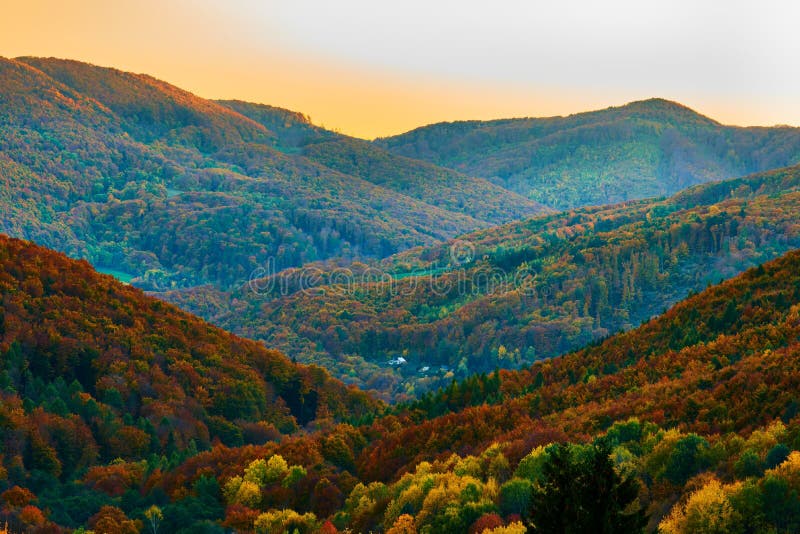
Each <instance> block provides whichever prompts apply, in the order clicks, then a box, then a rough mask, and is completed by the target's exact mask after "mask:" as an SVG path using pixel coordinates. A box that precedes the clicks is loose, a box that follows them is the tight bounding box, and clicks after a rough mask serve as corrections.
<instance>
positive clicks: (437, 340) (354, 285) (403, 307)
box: [163, 167, 800, 400]
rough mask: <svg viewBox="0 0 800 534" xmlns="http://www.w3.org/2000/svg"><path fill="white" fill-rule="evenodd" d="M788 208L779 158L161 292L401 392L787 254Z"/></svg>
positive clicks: (490, 365) (619, 319)
mask: <svg viewBox="0 0 800 534" xmlns="http://www.w3.org/2000/svg"><path fill="white" fill-rule="evenodd" d="M799 210H800V167H791V168H787V169H780V170H776V171H770V172H767V173H762V174H757V175H752V176H748V177H745V178H738V179H733V180H729V181H722V182H717V183H713V184H705V185H700V186H695V187H694V188H690V189H688V190H686V191H684V192H681V193H678V194H677V195H675V196H673V197H670V198H668V199H665V200H656V201H632V202H628V203H624V204H620V205H614V206H604V207H593V208H581V209H576V210H570V211H567V212H563V213H559V214H555V215H548V216H543V217H539V218H534V219H529V220H525V221H522V222H514V223H509V224H507V225H504V226H500V227H496V228H492V229H490V230H485V231H478V232H476V233H473V234H467V235H464V236H461V237H460V238H459V239H458V240H456V241H452V242H449V243H445V244H441V245H434V246H431V247H424V248H418V249H412V250H410V251H407V252H404V253H401V254H398V255H395V256H392V257H390V258H387V259H386V260H384V261H383V263H381V264H380V265H378V266H372V267H367V266H363V265H361V266H359V265H351V266H349V267H347V268H341V267H337V266H330V267H328V268H327V269H326V268H325V266H324V265H322V266H320V267H318V268H314V269H311V268H307V269H300V270H289V271H284V272H282V273H280V274H278V275H276V276H273V277H272V278H269V279H264V280H257V281H255V282H254V283H253V284H250V285H247V286H245V287H243V288H241V289H238V290H235V291H233V292H221V291H219V290H216V289H213V288H210V287H205V288H198V289H192V290H186V291H176V292H171V293H167V294H164V295H163V297H164V298H167V299H168V300H170V301H172V302H174V303H176V304H178V305H180V306H181V307H183V308H185V309H188V310H191V311H193V312H194V313H198V314H200V315H201V316H204V317H206V318H208V319H210V320H211V321H212V322H214V323H216V324H219V325H222V326H223V327H224V328H226V329H229V330H231V331H233V332H236V333H238V334H240V335H243V336H245V337H250V338H253V339H262V340H265V341H266V342H267V343H268V344H270V345H272V346H275V347H278V348H280V349H281V350H283V351H285V352H286V353H287V354H290V355H291V356H292V357H295V358H297V359H298V360H299V361H302V362H315V363H319V364H321V365H323V366H325V367H326V368H327V369H329V370H330V371H331V372H332V373H333V374H334V375H335V376H337V377H339V378H341V379H343V380H346V381H348V382H351V383H354V384H357V385H358V386H359V387H362V388H365V389H369V390H374V391H375V392H376V393H377V394H380V395H383V397H384V399H386V400H399V399H404V398H409V397H414V396H416V395H419V394H420V393H423V392H424V391H426V390H428V389H431V388H434V389H435V388H436V387H439V386H442V385H446V384H447V383H448V382H449V381H450V380H452V378H453V377H454V376H455V377H458V378H465V377H467V376H468V375H470V374H473V373H478V372H488V371H491V370H493V369H494V368H495V367H501V368H517V367H520V366H527V365H530V364H531V363H533V362H535V361H536V360H539V359H543V358H550V357H552V356H556V355H559V354H563V353H566V352H569V351H572V350H576V349H578V348H580V347H582V346H584V345H586V344H588V343H592V342H595V341H597V340H599V339H602V338H604V337H607V336H608V335H609V334H611V333H615V332H617V331H620V330H627V329H630V328H632V327H634V326H636V325H638V324H640V323H641V322H643V321H646V320H648V319H650V318H651V317H653V316H655V315H658V314H660V313H662V312H663V311H664V310H666V309H667V308H669V307H670V306H671V305H672V304H674V303H676V302H678V301H679V300H681V299H683V298H685V297H686V296H687V295H689V294H690V293H691V292H696V291H700V290H702V289H704V288H705V287H707V286H708V285H709V284H713V283H717V282H719V281H720V280H723V279H726V278H730V277H731V276H734V275H735V274H737V273H739V272H741V271H743V270H744V269H747V268H748V267H752V266H754V265H757V264H759V263H762V262H764V261H768V260H770V259H772V258H775V257H777V256H779V255H781V254H783V253H785V252H787V251H789V250H792V249H794V248H798V247H800V233H799V230H800V227H798V225H797V213H798V211H799ZM461 249H464V250H465V251H466V253H467V255H466V256H465V257H463V258H462V257H461V256H460V255H459V253H458V251H459V250H461ZM454 252H455V254H454ZM401 357H402V358H403V360H404V362H403V365H391V363H392V362H395V363H397V362H398V361H399V360H397V359H398V358H401Z"/></svg>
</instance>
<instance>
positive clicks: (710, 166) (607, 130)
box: [376, 99, 800, 209]
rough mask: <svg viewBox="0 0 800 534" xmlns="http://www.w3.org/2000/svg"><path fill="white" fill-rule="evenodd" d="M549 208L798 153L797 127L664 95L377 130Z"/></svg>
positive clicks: (401, 145)
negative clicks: (549, 112) (556, 113)
mask: <svg viewBox="0 0 800 534" xmlns="http://www.w3.org/2000/svg"><path fill="white" fill-rule="evenodd" d="M376 144H377V145H379V146H381V147H384V148H387V149H389V150H390V151H392V152H394V153H396V154H400V155H404V156H408V157H412V158H417V159H423V160H427V161H430V162H432V163H436V164H438V165H442V166H445V167H450V168H452V169H455V170H458V171H461V172H465V173H467V174H470V175H474V176H481V177H483V178H486V179H489V180H491V181H493V182H495V183H497V184H499V185H502V186H503V187H506V188H508V189H510V190H512V191H515V192H517V193H520V194H522V195H525V196H527V197H529V198H531V199H533V200H536V201H538V202H541V203H542V204H545V205H547V206H550V207H552V208H557V209H568V208H574V207H578V206H587V205H600V204H609V203H614V202H620V201H624V200H632V199H640V198H648V197H656V196H662V195H669V194H672V193H675V192H677V191H679V190H680V189H683V188H685V187H688V186H690V185H694V184H698V183H702V182H708V181H711V180H720V179H725V178H730V177H733V176H743V175H745V174H750V173H754V172H759V171H763V170H768V169H773V168H777V167H784V166H787V165H793V164H795V163H798V162H800V129H798V128H790V127H773V128H762V127H753V128H740V127H734V126H724V125H722V124H719V123H718V122H716V121H714V120H712V119H709V118H708V117H704V116H702V115H700V114H698V113H696V112H694V111H692V110H691V109H689V108H687V107H685V106H682V105H680V104H677V103H675V102H670V101H667V100H663V99H651V100H644V101H640V102H633V103H630V104H627V105H625V106H621V107H615V108H608V109H605V110H601V111H593V112H588V113H579V114H576V115H570V116H568V117H551V118H526V119H507V120H496V121H486V122H481V121H464V122H453V123H441V124H434V125H430V126H423V127H421V128H418V129H416V130H413V131H411V132H408V133H405V134H402V135H398V136H395V137H389V138H386V139H378V140H377V141H376Z"/></svg>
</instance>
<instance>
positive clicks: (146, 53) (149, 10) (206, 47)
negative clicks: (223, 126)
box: [0, 0, 800, 138]
mask: <svg viewBox="0 0 800 534" xmlns="http://www.w3.org/2000/svg"><path fill="white" fill-rule="evenodd" d="M235 3H237V4H240V5H239V8H240V9H238V10H236V11H235V12H231V11H230V10H228V9H227V8H226V7H225V6H226V5H228V4H222V3H218V2H213V1H211V0H200V1H195V2H191V3H190V2H189V1H188V0H173V1H172V2H157V1H155V0H141V1H138V2H129V1H120V2H107V1H100V0H78V1H75V2H70V3H60V2H52V1H45V0H28V1H26V2H24V3H23V2H19V3H14V2H12V3H11V5H9V6H8V7H7V8H6V9H4V12H5V13H4V17H3V18H2V19H0V55H2V56H5V57H18V56H22V55H34V56H55V57H63V58H69V59H76V60H80V61H87V62H90V63H94V64H98V65H102V66H110V67H115V68H119V69H122V70H128V71H133V72H143V73H147V74H150V75H152V76H155V77H157V78H160V79H163V80H165V81H167V82H169V83H172V84H174V85H177V86H178V87H181V88H183V89H187V90H189V91H192V92H194V93H196V94H198V95H199V96H202V97H206V98H236V99H241V100H248V101H252V102H259V103H264V104H270V105H274V106H279V107H285V108H288V109H292V110H294V111H299V112H302V113H305V114H307V115H309V116H310V117H311V119H312V121H313V122H314V123H316V124H319V125H323V126H325V127H327V128H330V129H335V130H338V131H341V132H343V133H346V134H350V135H354V136H357V137H363V138H374V137H378V136H387V135H393V134H398V133H402V132H404V131H408V130H410V129H413V128H415V127H418V126H422V125H425V124H430V123H433V122H440V121H449V120H469V119H481V120H486V119H493V118H508V117H522V116H552V115H565V114H570V113H576V112H580V111H588V110H592V109H602V108H605V107H608V106H612V105H621V104H624V103H626V102H629V101H633V100H640V99H645V98H650V97H663V98H668V99H671V100H676V101H679V102H681V103H682V104H685V105H687V106H689V107H691V108H693V109H695V110H697V111H698V112H700V113H703V114H705V115H708V116H710V117H712V118H714V119H716V120H719V121H720V122H723V123H727V124H740V125H754V124H760V125H772V124H778V123H782V124H794V125H798V124H800V106H798V103H797V102H795V101H794V99H792V98H791V96H785V95H772V96H771V97H770V98H765V97H761V96H760V95H757V94H756V95H748V94H746V93H747V92H748V91H749V90H750V89H749V88H747V89H745V90H742V91H740V93H742V94H738V93H736V92H733V93H730V94H720V92H714V91H713V90H706V89H702V88H700V89H698V88H692V87H691V86H690V87H689V89H688V90H685V89H682V88H680V87H678V86H675V87H665V91H667V92H659V91H658V90H654V89H653V88H652V87H647V86H645V85H642V86H635V87H619V86H615V85H614V83H613V80H612V81H611V82H608V81H602V80H601V81H600V82H598V83H594V84H590V85H585V84H582V83H573V84H571V85H570V84H568V83H566V82H564V81H563V80H561V81H559V80H558V79H555V78H558V77H557V76H555V77H554V79H555V81H553V82H552V83H551V82H549V81H538V82H535V83H534V82H532V81H531V79H523V78H521V79H519V80H516V79H514V78H513V74H514V69H513V65H512V68H507V69H506V70H505V71H498V72H500V76H497V77H496V78H492V77H491V76H487V77H483V78H482V77H481V76H480V75H479V74H478V75H475V76H471V75H468V74H467V75H465V74H464V72H467V73H469V72H470V69H471V70H475V71H477V72H478V73H480V71H481V69H480V67H481V65H483V66H485V67H486V69H487V70H488V69H489V67H490V66H492V63H489V62H484V63H477V62H475V61H474V60H473V59H472V58H465V57H458V56H455V55H454V56H453V58H454V59H453V63H454V64H456V65H459V64H463V65H465V67H464V69H462V71H460V72H455V73H442V74H441V75H440V74H439V73H438V72H437V68H438V66H441V63H440V64H438V65H437V64H434V63H431V64H430V65H429V66H428V67H426V69H427V70H426V69H419V70H415V69H413V68H408V67H405V66H402V65H401V66H399V67H398V66H397V64H396V63H397V62H396V61H395V63H392V61H394V60H393V59H392V58H396V57H400V56H401V55H402V54H401V53H398V52H396V50H395V49H390V48H387V49H386V51H380V53H377V52H376V57H377V58H378V59H377V60H372V58H367V59H364V58H362V57H360V56H358V43H355V44H353V45H352V46H351V48H345V49H344V50H343V51H340V50H334V51H330V50H326V49H325V46H323V45H324V43H323V45H320V46H318V47H317V48H316V49H314V48H313V47H308V46H304V41H303V39H306V38H307V37H308V39H309V40H313V39H311V37H310V36H306V35H303V33H302V30H297V29H293V26H292V24H293V22H292V20H290V17H291V16H293V15H292V13H289V14H288V15H286V14H284V13H283V11H286V9H288V8H286V7H285V5H283V4H282V5H280V6H279V5H278V3H274V2H272V1H271V0H267V1H264V2H258V1H256V0H237V2H235ZM67 4H68V5H67ZM4 7H5V6H4ZM273 14H274V16H273ZM251 15H252V16H251ZM281 17H284V18H283V19H282V18H281ZM250 19H252V20H250ZM337 20H338V19H337ZM339 23H340V24H343V23H342V22H341V21H339ZM370 24H373V25H374V23H372V22H370ZM302 25H303V24H302V20H301V22H300V24H299V26H300V27H302ZM311 26H313V24H311ZM287 28H289V29H288V30H287ZM320 28H322V29H320ZM310 31H314V32H315V34H314V36H313V37H314V39H322V37H319V35H320V34H324V32H325V31H326V30H325V27H324V26H320V27H313V30H310ZM343 31H344V30H343ZM445 31H447V29H446V28H445ZM292 32H293V33H292ZM344 33H345V35H342V39H341V40H342V41H343V42H345V44H347V43H346V41H347V35H346V34H347V33H348V32H347V31H344ZM351 33H352V32H351ZM473 33H474V32H473ZM334 35H336V34H334ZM379 41H380V39H377V40H376V42H379ZM328 42H330V41H328ZM298 43H299V44H298ZM390 45H391V43H390V44H389V45H387V43H383V45H382V46H390ZM343 46H344V45H343ZM376 46H377V45H376ZM392 46H394V45H392ZM395 48H397V49H400V50H401V52H402V46H401V45H396V46H395ZM420 48H422V47H421V46H420ZM350 50H356V53H353V54H351V53H350V52H349V51H350ZM453 50H458V48H457V47H455V46H454V47H453V48H452V49H450V50H449V52H448V53H450V54H453ZM409 53H411V54H412V55H413V54H414V53H416V54H417V55H416V56H414V57H412V58H411V60H409V62H410V63H412V64H413V63H414V62H415V61H416V60H415V58H417V57H418V58H419V61H418V63H419V64H420V65H427V63H426V61H427V59H426V58H425V56H426V54H425V53H424V50H423V52H422V53H420V52H419V50H417V51H416V52H414V51H413V50H412V51H411V52H409ZM493 53H495V54H496V55H495V56H492V57H489V60H492V58H496V57H500V54H501V53H502V50H500V51H493ZM381 54H384V55H381ZM392 54H394V56H393V55H392ZM470 54H472V55H473V56H475V55H480V54H476V53H475V51H474V50H473V51H471V52H470ZM433 55H435V54H433ZM384 56H385V57H387V58H389V59H387V61H386V62H385V64H384V63H382V62H381V58H382V57H384ZM464 56H466V53H465V54H464ZM370 60H372V63H370ZM459 61H460V62H461V63H459ZM467 61H471V63H467ZM495 63H496V62H495ZM565 64H566V63H565ZM412 67H413V65H412ZM455 70H457V69H455ZM506 73H510V75H506ZM556 74H558V72H556ZM630 85H639V84H630ZM748 96H749V97H750V98H749V100H748V99H747V98H746V97H748ZM743 102H744V104H743Z"/></svg>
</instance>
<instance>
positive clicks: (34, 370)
mask: <svg viewBox="0 0 800 534" xmlns="http://www.w3.org/2000/svg"><path fill="white" fill-rule="evenodd" d="M0 398H1V399H2V401H1V402H0V426H2V427H3V432H2V438H0V442H2V448H1V449H0V451H2V454H0V458H2V462H3V470H2V473H3V474H6V471H5V469H8V470H9V472H11V471H12V469H14V470H16V471H13V472H14V473H17V474H18V475H19V476H20V477H22V478H21V479H19V480H18V481H17V483H23V482H25V475H24V474H25V473H29V472H32V471H36V470H38V471H41V472H42V473H43V475H42V476H44V478H43V479H40V482H39V483H41V484H44V483H45V482H46V481H47V480H49V479H48V477H53V478H54V479H60V480H62V481H68V480H72V477H74V476H82V475H83V474H84V473H85V470H86V469H87V468H91V467H92V466H94V465H96V464H97V463H98V462H102V463H106V462H110V461H111V460H114V459H115V458H123V459H126V460H132V461H139V460H143V459H145V458H147V457H148V456H150V455H152V454H156V455H159V456H160V455H161V454H166V455H167V460H169V455H170V454H173V453H175V454H179V453H181V452H182V451H185V450H187V449H191V448H193V449H194V450H197V449H198V448H199V449H203V448H208V447H210V446H211V444H212V443H214V442H219V441H221V442H223V443H228V444H231V445H242V444H246V443H258V444H262V443H264V442H266V441H268V440H276V439H280V438H281V436H283V435H287V434H291V433H295V432H297V431H298V430H301V429H303V428H304V427H313V426H318V425H324V424H330V423H332V422H335V421H337V420H343V419H347V420H351V419H354V418H358V417H360V416H362V415H365V414H370V413H373V412H374V410H375V409H376V408H377V407H378V403H377V402H376V401H374V400H373V399H371V398H370V397H369V396H367V395H366V394H364V393H362V392H360V391H358V390H355V389H353V388H348V387H346V386H345V385H344V384H342V383H341V382H339V381H338V380H335V379H332V378H331V377H330V376H329V375H328V373H326V372H325V371H324V370H322V369H321V368H319V367H314V366H312V367H306V366H303V365H298V364H294V363H292V362H291V361H290V360H289V359H288V358H287V357H286V356H284V355H283V354H281V353H279V352H277V351H275V350H269V349H266V348H264V346H263V345H261V344H260V343H256V342H253V341H248V340H244V339H240V338H237V337H235V336H233V335H231V334H229V333H227V332H224V331H222V330H220V329H219V328H217V327H214V326H211V325H209V324H207V323H205V322H203V321H202V320H200V319H198V318H196V317H194V316H192V315H189V314H188V313H186V312H182V311H180V310H178V309H176V308H175V307H173V306H172V305H169V304H166V303H164V302H162V301H160V300H157V299H155V298H152V297H147V296H145V295H144V294H143V293H142V292H141V291H140V290H139V289H136V288H133V287H131V286H128V285H124V284H122V283H120V282H118V281H117V280H115V279H114V278H112V277H111V276H107V275H101V274H98V273H96V272H95V271H94V270H93V269H92V268H91V266H90V265H89V264H88V263H86V262H85V261H75V260H71V259H68V258H67V257H65V256H63V255H62V254H60V253H56V252H53V251H50V250H47V249H44V248H40V247H38V246H35V245H33V244H31V243H29V242H25V241H20V240H16V239H10V238H8V237H6V236H3V235H2V234H0ZM14 476H16V475H14Z"/></svg>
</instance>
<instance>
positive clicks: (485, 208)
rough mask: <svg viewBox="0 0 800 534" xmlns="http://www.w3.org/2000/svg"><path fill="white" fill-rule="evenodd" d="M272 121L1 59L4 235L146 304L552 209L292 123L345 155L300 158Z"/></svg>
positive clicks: (137, 85)
mask: <svg viewBox="0 0 800 534" xmlns="http://www.w3.org/2000/svg"><path fill="white" fill-rule="evenodd" d="M237 107H238V108H242V109H243V110H244V109H245V108H246V109H247V110H249V111H248V113H250V114H252V115H254V117H255V118H256V119H257V120H253V119H251V118H248V117H247V116H245V115H243V114H242V113H239V112H238V111H236V110H235V109H233V108H237ZM266 110H268V111H266ZM270 113H271V114H272V115H274V117H275V118H274V119H270V120H266V119H265V117H266V116H267V115H269V114H270ZM278 117H294V119H292V120H295V122H298V121H297V117H298V116H297V115H295V114H291V113H290V112H286V111H282V110H274V109H272V108H266V107H258V106H248V105H245V104H237V105H236V106H234V105H231V106H227V105H222V104H220V103H217V102H213V101H209V100H204V99H202V98H199V97H196V96H194V95H192V94H190V93H188V92H186V91H183V90H180V89H178V88H176V87H173V86H171V85H169V84H166V83H164V82H161V81H159V80H156V79H154V78H151V77H149V76H145V75H139V74H131V73H126V72H121V71H118V70H115V69H106V68H100V67H95V66H92V65H88V64H84V63H79V62H75V61H66V60H58V59H43V58H19V59H17V60H7V59H0V180H2V184H3V187H2V191H0V203H2V210H0V213H1V215H0V230H2V231H5V232H7V233H9V234H11V235H14V236H18V237H23V238H28V239H33V240H35V241H37V242H38V243H41V244H43V245H47V246H49V247H52V248H55V249H58V250H62V251H64V252H67V253H68V254H70V255H72V256H76V257H83V258H87V259H89V260H90V261H91V262H92V263H94V264H95V265H98V266H101V267H106V268H111V269H114V270H115V271H118V272H122V273H123V274H124V273H127V275H128V276H129V277H130V278H132V279H134V281H135V283H137V284H138V285H140V286H142V287H146V288H149V289H165V288H171V287H176V286H177V287H185V286H192V285H196V284H204V283H212V284H215V285H217V286H219V287H229V286H231V285H235V284H240V283H242V282H244V281H246V280H247V279H248V277H249V275H250V273H251V272H253V271H254V270H256V269H258V268H263V267H265V266H266V265H267V264H268V263H269V262H274V264H273V267H274V268H285V267H291V266H297V265H301V264H303V263H305V262H308V261H315V260H322V259H327V258H330V257H342V258H346V259H353V258H365V257H384V256H386V255H389V254H392V253H395V252H397V251H399V250H403V249H406V248H409V247H412V246H416V245H421V244H432V243H435V242H438V241H440V240H442V239H446V238H449V237H453V236H455V235H458V234H460V233H463V232H465V231H469V230H474V229H477V228H485V227H489V226H491V225H493V224H497V223H499V222H504V221H509V220H513V219H516V218H519V217H523V216H529V215H531V214H535V213H539V212H541V211H542V209H543V208H542V207H541V206H539V205H537V204H536V203H535V202H532V201H529V200H526V199H524V198H522V197H521V196H519V195H516V194H514V193H510V192H508V191H506V190H504V189H502V188H500V187H497V186H495V185H493V184H490V183H488V182H486V181H485V180H483V179H478V178H470V177H467V176H464V175H461V174H458V173H456V172H453V171H449V170H446V169H442V168H438V167H436V166H434V165H431V164H427V163H422V162H413V161H410V160H407V159H405V158H400V157H397V156H393V155H391V154H389V153H387V152H386V151H383V150H381V149H379V148H377V147H373V146H371V145H369V144H367V143H359V142H357V141H356V140H352V139H349V138H345V137H344V136H340V135H337V134H334V133H332V132H326V131H324V130H321V129H319V128H314V127H312V126H311V125H309V124H307V123H304V122H303V121H299V122H301V123H302V124H303V128H304V129H305V131H307V132H313V136H315V137H314V139H316V140H317V141H319V140H321V139H329V140H330V141H328V143H334V145H335V143H339V144H341V145H342V146H341V148H337V147H336V146H334V145H331V144H328V148H326V151H325V152H324V154H322V155H312V154H311V152H312V151H311V150H309V156H308V157H307V156H305V155H303V154H302V153H301V152H303V150H302V146H303V145H302V143H303V141H302V140H303V139H305V138H306V137H305V136H306V133H302V134H301V135H300V137H298V138H292V134H290V133H287V129H288V130H291V126H287V124H286V120H282V121H281V120H277V118H278ZM290 122H291V121H290ZM263 123H266V124H267V125H270V126H275V130H276V131H272V130H270V129H269V128H268V127H267V126H265V124H263ZM312 156H313V157H312ZM345 159H346V160H348V161H349V163H344V162H343V160H345ZM340 160H342V161H340ZM328 164H329V165H328ZM390 171H391V172H390ZM479 197H482V198H484V199H486V201H485V202H476V199H477V198H479Z"/></svg>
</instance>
